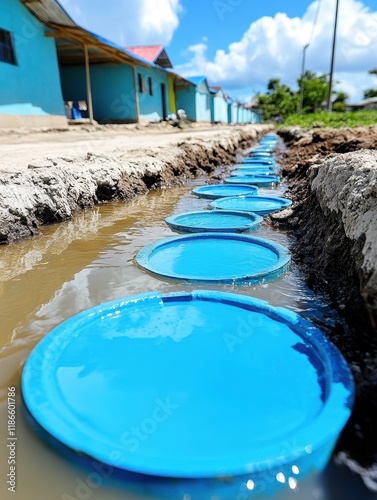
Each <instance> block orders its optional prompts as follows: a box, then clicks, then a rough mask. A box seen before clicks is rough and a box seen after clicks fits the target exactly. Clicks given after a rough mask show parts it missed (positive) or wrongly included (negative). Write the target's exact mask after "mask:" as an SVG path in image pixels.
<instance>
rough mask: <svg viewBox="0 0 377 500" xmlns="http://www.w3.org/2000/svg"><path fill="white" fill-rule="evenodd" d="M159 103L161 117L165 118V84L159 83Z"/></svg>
mask: <svg viewBox="0 0 377 500" xmlns="http://www.w3.org/2000/svg"><path fill="white" fill-rule="evenodd" d="M161 103H162V119H163V120H165V119H166V117H167V115H168V113H167V111H166V85H165V84H164V83H161Z"/></svg>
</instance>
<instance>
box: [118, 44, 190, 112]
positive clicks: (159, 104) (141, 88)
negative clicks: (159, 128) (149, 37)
mask: <svg viewBox="0 0 377 500" xmlns="http://www.w3.org/2000/svg"><path fill="white" fill-rule="evenodd" d="M126 50H127V51H128V52H130V53H132V54H134V55H135V56H137V57H138V58H141V59H143V60H144V61H147V62H148V63H149V66H147V67H145V66H140V65H137V66H136V72H137V82H136V83H137V92H138V99H139V111H140V119H141V120H142V121H145V120H147V121H159V120H161V119H165V118H166V117H167V116H169V115H172V114H173V113H174V114H175V113H176V111H177V108H176V95H175V86H176V81H177V80H183V78H181V77H179V76H178V75H176V74H175V73H174V72H173V71H171V70H172V68H173V66H172V64H171V62H170V59H169V56H168V54H167V52H166V50H165V48H164V47H163V45H141V46H135V47H126Z"/></svg>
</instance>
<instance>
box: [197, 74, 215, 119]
mask: <svg viewBox="0 0 377 500" xmlns="http://www.w3.org/2000/svg"><path fill="white" fill-rule="evenodd" d="M211 114H212V95H211V93H210V91H209V90H208V87H207V85H206V83H205V82H204V81H203V82H202V83H201V84H200V85H198V86H197V87H196V121H198V122H210V121H211Z"/></svg>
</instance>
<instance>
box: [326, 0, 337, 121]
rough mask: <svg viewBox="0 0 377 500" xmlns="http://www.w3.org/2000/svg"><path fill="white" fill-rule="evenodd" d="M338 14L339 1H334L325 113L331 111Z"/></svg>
mask: <svg viewBox="0 0 377 500" xmlns="http://www.w3.org/2000/svg"><path fill="white" fill-rule="evenodd" d="M338 12H339V0H336V8H335V22H334V35H333V40H332V52H331V67H330V81H329V94H328V96H327V111H328V112H329V113H331V111H332V100H331V97H332V95H331V94H332V85H333V76H334V63H335V45H336V29H337V26H338Z"/></svg>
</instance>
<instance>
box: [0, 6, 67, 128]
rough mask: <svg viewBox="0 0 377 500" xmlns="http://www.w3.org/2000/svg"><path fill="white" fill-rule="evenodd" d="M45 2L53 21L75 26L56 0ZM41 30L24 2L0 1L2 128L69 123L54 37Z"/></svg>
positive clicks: (43, 27) (0, 123)
mask: <svg viewBox="0 0 377 500" xmlns="http://www.w3.org/2000/svg"><path fill="white" fill-rule="evenodd" d="M38 3H39V2H38ZM48 3H49V4H50V6H48V7H46V10H47V11H48V15H49V17H50V20H51V22H54V23H55V22H56V23H61V24H62V25H66V26H73V25H74V23H73V21H72V20H71V19H70V17H69V16H68V15H67V14H66V12H65V11H64V9H63V8H62V7H60V5H59V4H57V3H56V2H52V1H49V2H48ZM52 4H53V8H52ZM28 5H29V4H28ZM34 5H35V6H36V2H34ZM44 8H45V7H44V6H43V7H42V9H44ZM45 32H46V26H45V25H44V23H42V22H41V21H40V20H38V18H37V17H35V16H34V15H33V14H32V13H31V12H30V11H29V10H28V8H26V7H25V5H23V2H21V1H20V0H1V9H0V127H19V126H24V127H25V126H36V127H61V126H65V125H66V124H67V120H66V117H65V113H64V103H63V96H62V90H61V85H60V75H59V64H58V57H57V52H56V46H55V40H54V39H53V38H48V37H46V36H45Z"/></svg>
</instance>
